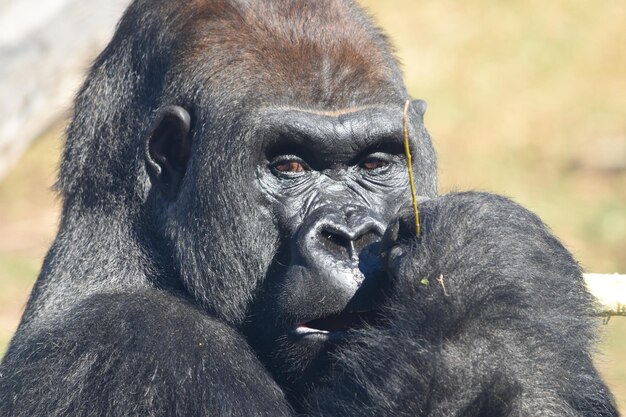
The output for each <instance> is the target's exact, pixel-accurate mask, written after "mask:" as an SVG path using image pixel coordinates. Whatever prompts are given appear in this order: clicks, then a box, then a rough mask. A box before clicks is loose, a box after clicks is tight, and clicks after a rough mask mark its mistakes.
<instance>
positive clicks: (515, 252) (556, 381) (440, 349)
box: [328, 193, 610, 416]
mask: <svg viewBox="0 0 626 417" xmlns="http://www.w3.org/2000/svg"><path fill="white" fill-rule="evenodd" d="M420 215H421V220H422V223H421V236H419V237H417V236H416V234H415V223H414V220H413V216H412V215H403V216H400V218H399V219H398V220H397V221H396V222H394V223H392V225H391V226H390V227H389V229H388V230H387V233H386V236H385V238H384V240H383V244H382V248H383V249H382V254H381V256H382V260H383V262H385V263H386V266H387V270H388V272H389V276H390V279H391V280H392V283H391V287H392V289H391V295H390V297H389V299H388V302H387V305H386V306H384V307H383V312H382V315H383V317H384V320H382V321H381V322H380V324H379V325H377V326H376V327H375V328H369V329H364V330H363V331H361V332H360V333H359V334H358V335H357V336H356V337H355V338H354V339H353V344H352V345H348V346H346V347H345V348H344V349H343V350H342V351H341V352H340V353H339V361H340V363H341V364H342V365H343V369H344V370H346V371H345V372H343V373H342V374H341V377H340V378H339V381H337V382H336V383H335V386H334V387H333V390H334V391H335V393H334V395H337V394H338V392H342V393H343V395H344V396H343V397H342V398H341V401H340V404H341V405H340V407H342V408H345V407H347V406H348V405H347V404H351V406H353V407H354V410H359V409H361V410H362V408H361V407H362V406H359V405H358V404H367V405H368V407H372V409H374V410H375V412H374V413H373V414H376V415H395V416H397V415H405V414H406V415H429V416H432V415H437V416H439V415H442V416H443V415H463V416H474V415H493V416H496V415H497V416H500V415H509V414H508V413H510V412H513V413H519V414H520V415H536V413H537V412H538V411H537V410H541V411H540V412H541V413H542V415H548V416H552V415H555V416H556V415H560V416H563V415H581V414H579V413H580V412H581V410H582V411H584V410H586V409H587V407H589V409H593V407H592V406H591V405H590V404H593V403H596V404H597V403H598V401H606V395H607V394H606V392H605V390H604V388H603V387H602V386H600V384H597V385H598V386H597V387H592V388H591V389H590V388H589V385H588V383H587V382H585V381H594V380H597V376H596V375H595V371H594V370H593V366H592V364H591V361H590V359H589V357H588V356H587V355H586V354H585V352H587V351H588V349H589V346H590V342H591V340H592V333H593V332H592V330H593V325H592V324H593V323H592V321H591V320H592V319H591V305H592V304H591V300H590V297H589V295H588V294H587V292H586V291H585V290H584V287H583V284H582V278H581V271H580V269H579V267H578V265H577V264H576V263H575V261H574V260H573V259H572V257H571V255H570V254H569V253H568V252H567V250H565V249H564V247H563V246H562V245H561V244H560V243H559V242H558V241H557V240H556V239H555V238H554V237H553V236H552V235H551V234H550V233H549V231H548V230H547V228H546V227H545V225H544V224H543V223H542V222H541V221H540V220H539V219H538V218H537V216H535V215H534V214H532V213H530V212H529V211H527V210H525V209H524V208H522V207H520V206H518V205H516V204H514V203H512V202H511V201H509V200H507V199H506V198H503V197H499V196H494V195H489V194H481V193H462V194H451V195H447V196H443V197H439V198H436V199H432V200H429V201H426V202H424V203H422V204H421V206H420ZM547 358H550V359H549V360H547ZM563 381H567V383H564V382H563ZM342 387H344V388H342ZM583 387H584V389H583ZM355 393H356V394H355ZM583 395H584V396H585V398H582V396H583ZM346 403H347V404H346ZM328 404H329V407H331V408H332V407H333V403H332V402H329V403H328ZM585 404H586V405H585ZM416 410H421V412H419V413H416ZM582 415H584V414H582ZM607 415H610V414H607Z"/></svg>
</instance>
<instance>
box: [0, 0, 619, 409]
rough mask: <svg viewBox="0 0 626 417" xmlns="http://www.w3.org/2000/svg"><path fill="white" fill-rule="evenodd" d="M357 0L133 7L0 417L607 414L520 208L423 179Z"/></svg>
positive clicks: (67, 167) (422, 166)
mask: <svg viewBox="0 0 626 417" xmlns="http://www.w3.org/2000/svg"><path fill="white" fill-rule="evenodd" d="M407 98H408V93H407V90H406V88H405V86H404V84H403V81H402V76H401V72H400V70H399V67H398V64H397V62H396V60H395V58H394V56H393V51H392V48H391V47H390V45H389V44H388V42H387V40H386V38H385V36H384V35H383V34H382V33H381V32H380V30H379V29H377V27H376V26H375V25H374V24H373V23H372V22H371V20H370V18H369V17H367V15H366V14H365V13H364V12H363V11H362V10H361V9H360V8H359V6H358V5H356V4H355V2H354V1H353V0H315V1H311V0H308V1H307V0H192V1H186V2H182V1H166V0H135V1H134V2H133V3H132V4H131V5H130V7H129V8H128V10H127V11H126V13H125V14H124V16H123V18H122V20H121V22H120V23H119V26H118V28H117V31H116V33H115V35H114V37H113V39H112V41H111V43H110V44H109V45H108V46H107V47H106V49H105V50H104V51H103V52H102V54H101V55H100V56H99V57H98V58H97V60H96V61H95V63H94V64H93V66H92V68H91V70H90V72H89V75H88V77H87V79H86V81H85V83H84V85H83V87H82V88H81V90H80V92H79V94H78V96H77V98H76V101H75V103H74V114H73V118H72V121H71V124H70V126H69V127H68V131H67V140H66V144H65V149H64V153H63V158H62V162H61V167H60V172H59V179H58V183H57V188H58V190H59V193H60V195H61V198H62V201H63V212H62V218H61V221H60V225H59V231H58V235H57V237H56V239H55V241H54V243H53V244H52V247H51V248H50V250H49V252H48V254H47V256H46V259H45V261H44V264H43V267H42V271H41V274H40V276H39V279H38V281H37V283H36V285H35V287H34V289H33V292H32V295H31V297H30V300H29V302H28V305H27V307H26V310H25V313H24V316H23V318H22V322H21V324H20V326H19V329H18V331H17V333H16V334H15V336H14V338H13V340H12V342H11V344H10V347H9V350H8V352H7V354H6V356H5V358H4V360H3V363H2V365H1V367H0V375H1V376H0V415H2V416H21V417H25V416H28V417H34V416H48V417H53V416H76V417H80V416H84V417H87V416H89V417H99V416H257V415H258V416H261V415H267V416H294V415H311V416H432V417H434V416H459V417H461V416H464V417H471V416H483V417H484V416H487V417H496V416H544V417H549V416H588V417H591V416H595V417H597V416H617V411H616V408H615V406H614V403H613V399H612V397H611V394H610V393H609V392H608V390H607V388H606V387H605V385H604V384H603V382H602V380H601V379H600V377H599V376H598V373H597V372H596V370H595V368H594V366H593V363H592V360H591V357H590V355H591V352H592V347H593V343H594V338H595V324H596V319H594V318H593V311H594V310H593V309H594V305H593V302H592V298H591V297H590V295H589V294H588V293H587V292H586V290H585V289H584V287H583V283H582V279H581V270H580V268H579V266H578V265H577V263H576V262H575V261H574V260H573V258H572V256H571V255H570V254H569V253H568V251H567V250H566V249H565V248H564V247H563V246H562V245H561V244H560V243H559V241H558V240H557V239H556V238H555V237H553V236H552V235H551V233H550V232H549V230H548V229H547V228H546V226H545V225H544V224H543V223H542V222H541V221H540V220H539V219H538V218H537V217H536V216H535V215H533V214H532V213H530V212H528V211H527V210H525V209H523V208H521V207H520V206H518V205H516V204H514V203H512V202H511V201H509V200H507V199H505V198H503V197H499V196H495V195H490V194H485V193H476V192H466V193H456V194H450V195H443V196H438V195H437V184H436V161H435V154H434V151H433V148H432V145H431V141H430V138H429V136H428V133H427V132H426V130H425V128H424V125H423V115H424V111H425V104H424V103H423V102H421V101H413V102H412V103H411V107H410V112H409V113H408V117H407V119H408V121H407V128H408V131H409V133H410V150H411V153H412V155H413V166H412V168H413V171H414V173H415V187H416V190H417V194H418V196H419V201H420V216H419V217H420V221H421V233H420V234H419V235H418V234H417V233H416V230H415V224H414V221H415V220H414V216H413V215H412V214H411V213H412V212H411V211H410V210H409V209H410V207H411V194H410V191H409V178H408V173H407V167H406V159H405V154H404V150H403V138H404V136H403V107H404V103H405V101H406V100H407Z"/></svg>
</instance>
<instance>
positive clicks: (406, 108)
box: [402, 100, 420, 237]
mask: <svg viewBox="0 0 626 417" xmlns="http://www.w3.org/2000/svg"><path fill="white" fill-rule="evenodd" d="M410 105H411V100H407V101H406V103H405V104H404V112H403V113H402V127H403V129H404V153H405V154H406V163H407V168H408V170H409V183H410V184H411V198H412V199H413V213H414V214H415V233H416V234H417V237H419V236H420V217H419V210H418V208H417V195H416V194H415V181H414V180H413V163H412V161H411V150H410V149H409V128H408V123H407V114H408V112H409V106H410Z"/></svg>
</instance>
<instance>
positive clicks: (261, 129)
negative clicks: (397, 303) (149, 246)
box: [147, 102, 434, 384]
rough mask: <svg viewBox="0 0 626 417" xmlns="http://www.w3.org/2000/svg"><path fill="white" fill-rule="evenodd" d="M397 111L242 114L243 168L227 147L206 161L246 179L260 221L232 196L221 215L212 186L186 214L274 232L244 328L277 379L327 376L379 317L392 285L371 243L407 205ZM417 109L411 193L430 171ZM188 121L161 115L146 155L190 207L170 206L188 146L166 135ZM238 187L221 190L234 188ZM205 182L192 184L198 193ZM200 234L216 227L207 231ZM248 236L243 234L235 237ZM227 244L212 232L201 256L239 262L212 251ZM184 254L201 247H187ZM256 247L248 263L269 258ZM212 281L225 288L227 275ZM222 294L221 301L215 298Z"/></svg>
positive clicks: (425, 187) (423, 187)
mask: <svg viewBox="0 0 626 417" xmlns="http://www.w3.org/2000/svg"><path fill="white" fill-rule="evenodd" d="M402 105H403V103H401V102H400V103H398V104H397V106H385V107H380V106H368V107H363V108H358V109H348V110H345V111H335V112H323V111H319V112H315V111H304V110H298V109H284V108H281V109H267V108H266V109H264V110H262V111H258V112H257V114H255V116H254V117H251V118H249V119H250V120H254V121H255V122H254V123H251V124H253V126H248V127H246V128H245V133H241V134H239V138H240V139H239V142H236V141H232V142H234V143H248V145H247V149H248V151H249V154H248V155H247V156H246V157H245V158H243V159H241V161H245V162H241V163H235V162H232V161H228V160H227V159H226V158H227V156H228V154H232V152H230V153H229V152H224V155H226V156H225V157H223V158H220V159H216V158H213V159H212V160H211V161H210V163H209V164H208V165H209V166H213V167H217V168H213V169H215V170H216V171H215V172H219V169H220V167H224V166H225V167H229V166H237V167H238V168H237V170H236V171H232V172H229V173H221V174H220V178H222V179H224V182H226V180H225V179H226V178H229V177H239V178H240V180H241V178H245V182H248V181H250V182H252V189H250V184H247V189H248V193H247V197H248V198H247V199H249V200H251V201H253V202H254V203H252V204H254V205H255V207H254V209H255V210H257V211H259V210H260V211H261V212H263V213H264V216H265V217H266V219H265V220H262V221H259V219H258V218H257V219H255V220H246V215H247V213H245V211H246V210H249V209H250V208H248V209H244V208H243V207H242V206H238V205H237V204H236V202H237V201H240V200H241V199H240V198H239V199H238V198H232V199H230V200H231V201H232V204H229V205H228V206H227V207H226V206H224V205H223V204H222V205H221V206H222V207H221V208H222V209H225V210H228V211H231V213H224V214H220V213H221V212H220V211H218V210H219V208H220V203H219V202H220V201H223V200H224V196H223V195H222V194H223V193H219V192H216V191H215V190H216V189H218V187H216V186H215V183H213V188H212V189H210V190H207V192H206V194H207V195H209V196H213V197H212V198H214V200H212V201H211V202H210V203H207V204H206V205H205V208H202V209H200V208H199V209H193V210H192V211H195V212H207V213H208V217H207V218H208V219H213V220H215V219H217V220H215V222H217V223H218V224H219V220H221V221H222V228H224V223H228V222H227V221H226V220H225V218H226V217H227V216H229V217H230V218H231V219H237V218H239V219H240V221H239V224H236V223H237V222H236V221H235V220H232V221H231V223H232V224H233V226H236V229H242V228H245V227H247V226H249V225H251V224H258V223H260V224H261V226H262V228H263V229H266V230H261V229H257V230H258V232H257V233H258V234H262V235H270V234H271V235H273V236H274V242H275V244H274V245H273V246H275V247H274V248H273V250H271V254H272V255H271V257H269V258H267V260H266V261H264V262H266V263H267V265H266V267H265V274H264V275H265V276H264V277H262V278H261V279H259V280H258V281H257V284H255V288H253V289H252V291H251V292H253V294H252V297H251V298H252V302H251V303H250V302H248V307H247V315H246V318H245V320H244V321H243V324H242V328H243V331H244V333H245V334H246V336H247V338H248V340H249V341H250V344H251V345H252V347H253V348H254V349H255V350H257V352H258V353H259V356H260V357H261V358H262V359H263V360H264V361H265V363H266V365H267V366H268V368H269V369H270V370H271V371H272V372H273V373H274V375H275V377H276V379H277V380H278V381H279V382H282V383H284V382H286V381H290V382H291V384H293V383H294V381H297V383H298V384H301V383H306V381H311V380H315V379H317V377H318V376H319V375H310V374H309V370H311V369H318V370H319V369H328V367H327V366H319V365H320V364H323V363H325V361H326V359H327V357H328V355H327V353H328V352H329V350H332V349H333V348H334V347H335V346H337V345H338V344H340V343H343V342H344V341H346V340H349V336H350V334H351V333H352V332H353V331H354V330H358V329H361V328H363V327H364V326H365V325H366V324H368V323H370V324H371V323H373V322H374V321H375V320H376V316H377V309H378V306H379V304H380V303H381V302H382V300H383V298H384V294H385V287H386V286H388V285H389V279H388V275H387V273H386V271H385V270H384V268H383V267H382V264H381V262H380V260H379V242H380V240H381V238H382V236H383V234H384V233H385V230H386V228H387V225H388V224H389V222H390V221H391V220H392V218H393V217H394V216H395V215H396V213H397V212H398V211H399V210H400V209H401V208H405V207H407V206H409V205H410V191H409V180H408V172H407V166H406V157H405V153H404V143H403V141H404V136H403V123H402V107H403V106H402ZM422 112H423V104H422V103H418V104H417V105H414V106H413V111H412V112H411V113H410V115H411V116H410V119H409V130H410V132H411V135H410V137H411V141H410V146H411V151H412V154H413V156H414V170H415V171H416V174H417V175H416V178H417V187H418V193H419V194H420V195H431V194H432V193H433V190H432V188H433V187H432V184H433V178H432V177H430V176H429V175H430V173H432V172H433V169H434V167H433V164H434V157H433V155H432V148H430V141H429V138H428V135H427V133H426V132H425V130H424V129H423V126H422V124H421V123H422V122H421V119H422V114H421V113H422ZM189 124H190V120H189V115H187V114H186V112H185V111H184V110H183V109H181V108H178V107H176V108H173V109H170V110H167V111H165V116H163V117H161V118H160V119H159V120H158V121H157V127H156V128H155V129H154V130H153V133H152V135H151V136H150V137H151V138H152V139H151V140H149V141H148V148H147V151H148V153H147V155H148V168H149V171H150V172H151V176H152V177H153V180H156V181H157V182H158V183H160V184H162V185H161V188H162V191H163V195H165V196H166V197H167V196H169V198H170V199H171V200H173V201H174V202H175V204H178V205H180V206H182V207H189V205H190V203H189V202H184V201H183V202H181V201H176V200H181V198H179V197H177V196H176V193H177V191H176V190H177V189H178V188H179V187H178V186H175V184H176V183H179V182H180V181H182V177H183V176H184V174H185V172H184V171H185V170H184V169H183V168H181V167H184V166H185V162H184V161H186V159H187V158H189V155H188V153H189V152H190V150H189V146H187V145H185V141H184V140H183V141H180V140H178V141H173V140H172V139H171V138H172V137H184V136H186V135H187V132H188V130H189ZM160 138H162V139H160ZM181 151H182V152H181ZM211 153H212V152H208V154H211ZM250 153H251V154H250ZM216 161H217V162H216ZM226 161H228V162H226ZM218 162H219V163H218ZM220 163H221V165H220ZM422 170H423V171H422ZM203 171H206V170H203ZM209 171H210V169H209ZM191 175H196V174H193V173H192V174H191ZM205 175H206V174H205ZM241 181H244V180H241ZM203 182H204V183H209V181H207V180H203ZM242 183H243V182H240V184H242ZM234 184H236V183H234V182H232V183H230V184H229V185H230V187H229V188H233V187H239V186H237V185H234ZM201 186H202V184H196V185H195V186H194V189H195V190H197V189H198V188H201ZM241 187H243V186H241ZM172 189H173V190H174V191H172ZM218 190H219V189H218ZM184 198H185V197H182V199H183V200H184ZM220 198H221V200H220ZM233 211H234V213H233ZM183 216H184V215H183ZM200 228H201V229H202V228H205V229H206V230H211V229H214V227H213V226H210V225H208V226H200ZM267 229H271V230H267ZM252 238H253V236H243V235H241V237H238V238H234V239H233V238H232V237H231V240H235V241H239V242H246V241H250V240H252ZM174 239H175V240H181V239H184V237H183V238H181V237H180V236H179V237H175V238H174ZM268 240H269V239H268ZM268 240H266V241H268ZM228 244H229V242H228V241H227V240H224V241H223V243H220V237H219V236H213V237H212V241H210V240H206V239H205V241H204V243H203V246H204V248H203V250H205V251H206V252H207V254H206V255H205V257H206V258H207V259H209V260H210V259H212V258H211V257H213V258H215V259H217V260H218V261H220V262H225V261H229V262H231V264H234V263H236V260H234V259H223V258H224V256H223V255H219V253H218V252H217V251H219V250H220V248H221V247H223V246H226V245H228ZM184 250H186V251H187V252H191V253H193V252H196V251H197V250H191V249H189V246H188V247H186V248H185V249H184ZM244 250H245V249H244ZM258 251H259V253H250V249H248V253H246V254H244V256H246V257H249V258H255V257H256V258H258V259H265V258H264V257H265V255H263V254H262V253H261V252H263V253H268V252H270V251H269V250H268V248H264V247H259V248H258ZM216 253H218V255H216ZM244 261H250V259H248V260H246V259H244ZM183 263H184V262H183ZM186 263H187V264H188V263H189V262H186ZM205 263H206V262H205ZM212 268H213V269H214V270H218V269H221V270H222V272H221V276H222V277H224V276H227V277H228V278H229V280H232V281H235V280H236V274H233V273H228V270H226V269H225V268H226V266H224V267H221V268H220V266H219V265H217V266H212ZM246 269H247V270H248V271H252V268H250V267H246ZM244 273H245V272H244ZM200 274H202V275H204V273H203V272H198V271H196V272H195V275H196V276H192V277H191V278H189V280H196V281H197V280H198V275H200ZM250 274H252V273H250ZM220 279H221V281H220V285H222V283H223V282H224V281H225V279H224V278H220ZM243 279H245V278H243ZM229 283H230V281H226V282H225V283H224V284H223V285H228V284H229ZM235 284H236V283H235ZM235 284H233V285H235ZM224 288H225V287H222V289H221V291H220V292H219V293H218V295H221V296H223V294H224V292H225V290H224ZM248 299H250V298H248Z"/></svg>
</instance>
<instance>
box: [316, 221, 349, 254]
mask: <svg viewBox="0 0 626 417" xmlns="http://www.w3.org/2000/svg"><path fill="white" fill-rule="evenodd" d="M321 235H322V245H323V246H324V248H325V249H326V250H327V251H329V252H331V253H335V254H338V255H343V256H348V257H350V256H352V252H353V250H352V240H350V238H349V237H348V236H346V235H344V234H343V233H341V232H337V231H335V230H330V229H328V228H326V229H324V230H322V231H321Z"/></svg>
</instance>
